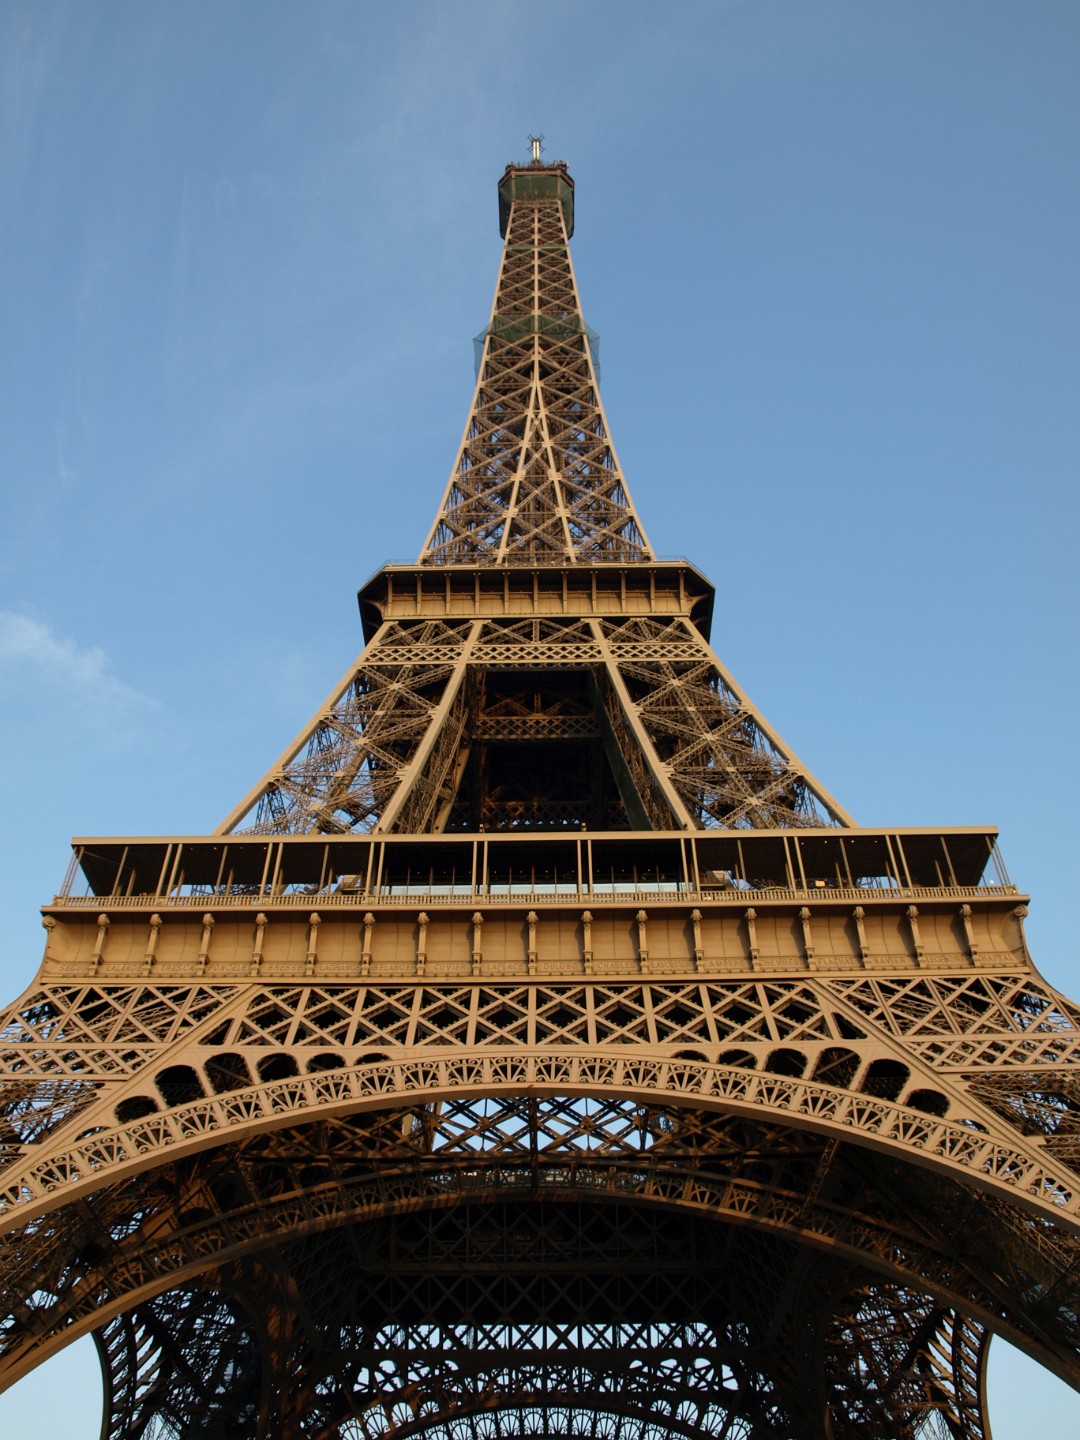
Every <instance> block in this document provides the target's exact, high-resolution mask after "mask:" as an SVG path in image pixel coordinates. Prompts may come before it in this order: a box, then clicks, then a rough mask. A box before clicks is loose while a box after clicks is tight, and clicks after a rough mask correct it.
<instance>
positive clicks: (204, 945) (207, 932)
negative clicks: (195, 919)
mask: <svg viewBox="0 0 1080 1440" xmlns="http://www.w3.org/2000/svg"><path fill="white" fill-rule="evenodd" d="M213 933H214V917H213V915H211V914H210V912H209V910H208V911H207V912H206V914H205V915H204V916H203V917H202V938H201V939H200V941H199V955H198V959H197V961H196V964H195V973H196V975H205V974H206V967H207V965H208V964H209V963H210V938H211V936H212V935H213Z"/></svg>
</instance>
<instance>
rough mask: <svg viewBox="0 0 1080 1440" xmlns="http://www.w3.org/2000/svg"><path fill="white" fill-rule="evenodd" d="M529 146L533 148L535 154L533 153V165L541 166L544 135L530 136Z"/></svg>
mask: <svg viewBox="0 0 1080 1440" xmlns="http://www.w3.org/2000/svg"><path fill="white" fill-rule="evenodd" d="M529 144H530V145H531V146H532V152H533V153H532V163H533V164H534V165H539V164H540V151H541V150H543V148H544V137H543V135H530V136H529Z"/></svg>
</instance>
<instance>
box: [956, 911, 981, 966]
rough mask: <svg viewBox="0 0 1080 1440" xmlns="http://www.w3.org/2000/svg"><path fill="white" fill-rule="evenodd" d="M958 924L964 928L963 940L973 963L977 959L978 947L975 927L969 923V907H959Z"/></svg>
mask: <svg viewBox="0 0 1080 1440" xmlns="http://www.w3.org/2000/svg"><path fill="white" fill-rule="evenodd" d="M960 923H961V925H962V926H963V927H964V939H965V940H966V941H967V948H968V954H969V955H970V956H971V959H972V962H973V963H974V962H975V961H976V960H978V958H979V946H978V942H977V941H976V939H975V927H974V926H973V925H972V923H971V906H970V905H961V906H960Z"/></svg>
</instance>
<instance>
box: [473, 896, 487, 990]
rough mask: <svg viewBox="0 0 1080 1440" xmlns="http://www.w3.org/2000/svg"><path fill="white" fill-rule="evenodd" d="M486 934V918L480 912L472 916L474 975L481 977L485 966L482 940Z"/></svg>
mask: <svg viewBox="0 0 1080 1440" xmlns="http://www.w3.org/2000/svg"><path fill="white" fill-rule="evenodd" d="M483 934H484V917H483V915H481V913H480V911H479V910H474V911H473V916H472V973H473V974H474V975H479V974H480V973H481V972H482V970H483V966H484V951H483V947H482V945H481V940H482V938H483Z"/></svg>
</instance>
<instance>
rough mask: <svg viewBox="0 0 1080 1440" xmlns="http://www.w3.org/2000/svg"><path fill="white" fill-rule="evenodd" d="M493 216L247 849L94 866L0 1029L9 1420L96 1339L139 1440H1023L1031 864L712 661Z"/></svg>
mask: <svg viewBox="0 0 1080 1440" xmlns="http://www.w3.org/2000/svg"><path fill="white" fill-rule="evenodd" d="M499 194H500V217H501V226H502V231H503V235H504V237H505V240H506V245H505V249H504V252H503V258H502V264H501V268H500V272H499V279H498V283H497V286H496V294H495V301H494V305H493V308H492V313H491V317H490V321H489V324H488V326H487V329H486V331H485V333H484V336H483V343H482V355H481V363H480V368H479V375H478V381H477V387H476V394H475V398H474V401H473V405H472V409H471V412H470V415H469V419H468V423H467V425H466V429H465V438H464V440H463V442H462V446H461V449H460V451H459V454H458V457H457V459H456V461H455V464H454V468H453V471H452V474H451V477H450V482H449V485H448V486H447V489H446V492H445V495H444V497H443V501H442V504H441V506H440V509H439V513H438V515H437V518H436V520H435V524H434V526H433V527H432V530H431V532H430V534H429V536H428V538H427V540H426V542H425V545H424V548H423V551H422V553H421V555H420V557H419V559H418V561H417V563H416V564H415V565H388V566H386V567H384V568H383V569H382V570H381V571H380V572H379V573H378V575H377V576H375V577H374V578H373V579H372V580H371V581H369V582H368V584H367V585H366V586H365V587H364V589H363V590H361V592H360V604H361V614H362V617H363V623H364V629H365V638H366V641H367V644H366V648H365V649H364V651H363V653H362V654H361V655H360V657H359V659H358V660H357V661H356V662H355V664H354V665H353V666H351V667H350V669H349V670H348V672H347V673H346V675H345V676H344V678H343V679H342V681H341V682H340V683H339V685H338V686H337V687H336V688H335V689H334V691H333V692H332V694H331V696H330V698H329V699H328V701H327V702H326V704H325V705H324V706H323V707H322V709H320V710H319V711H318V713H317V714H316V715H315V716H314V718H313V719H312V720H311V722H310V723H309V724H308V725H307V726H306V727H305V728H304V729H303V730H302V731H301V733H300V735H299V736H298V737H297V738H296V739H295V740H294V742H293V743H292V744H291V745H290V746H289V747H288V748H287V749H286V751H285V752H284V754H283V755H282V757H281V759H280V760H279V761H278V763H277V764H276V765H275V766H274V767H273V768H272V769H271V770H270V771H269V772H268V774H267V775H266V776H265V777H264V778H263V779H262V780H261V781H260V782H259V783H258V784H257V785H256V786H255V787H254V789H253V790H252V791H251V792H250V793H249V794H248V795H247V796H246V797H245V798H244V799H243V800H242V801H241V802H240V804H239V805H238V806H237V807H236V808H235V809H234V811H233V812H232V813H231V814H230V816H229V817H228V818H227V819H226V821H225V822H224V823H223V825H222V826H221V827H220V829H219V830H218V831H217V832H216V833H215V835H213V836H210V837H201V838H194V839H193V838H192V837H172V838H169V839H164V840H160V839H159V840H153V839H150V840H142V841H140V840H131V841H126V840H121V841H116V840H113V841H86V842H80V843H79V845H78V848H77V858H78V861H79V864H80V866H81V869H82V872H83V874H84V876H85V878H86V882H87V887H88V893H87V894H86V895H81V896H80V895H77V894H74V893H73V890H72V886H71V884H70V883H65V886H64V888H63V890H62V892H61V894H59V895H58V896H57V897H56V898H55V899H54V901H53V902H52V904H51V905H49V906H47V907H46V909H45V925H46V928H47V931H48V942H47V946H46V951H45V956H44V959H43V961H42V966H41V970H40V972H39V974H38V977H37V979H36V981H35V982H34V984H33V985H32V986H31V988H30V989H29V990H28V991H27V992H26V994H25V995H24V996H23V997H22V998H21V999H20V1000H19V1001H17V1002H16V1003H15V1004H14V1005H13V1006H11V1007H9V1009H8V1010H7V1011H6V1012H4V1013H3V1014H2V1015H0V1385H6V1384H10V1383H11V1382H13V1381H14V1380H16V1379H18V1378H19V1377H20V1376H21V1375H23V1374H25V1373H26V1372H27V1371H28V1370H30V1369H32V1368H33V1367H34V1366H35V1365H37V1364H39V1363H41V1362H42V1361H43V1360H46V1359H47V1358H48V1357H49V1356H50V1355H52V1354H53V1353H55V1352H56V1351H57V1350H58V1349H59V1348H61V1347H62V1346H63V1345H65V1344H67V1343H68V1342H69V1341H71V1340H73V1339H74V1338H76V1337H77V1336H79V1335H83V1334H87V1333H93V1334H94V1336H95V1339H96V1342H97V1345H98V1349H99V1352H100V1355H101V1359H102V1366H103V1370H104V1375H105V1384H106V1400H105V1417H104V1428H103V1432H102V1434H103V1440H188V1437H195V1436H199V1437H209V1440H215V1437H216V1440H406V1437H413V1436H415V1437H418V1440H420V1437H430V1440H856V1437H858V1440H864V1437H870V1440H874V1437H881V1440H989V1434H990V1431H989V1426H988V1423H987V1421H986V1417H985V1393H984V1391H985V1386H984V1374H985V1364H986V1354H987V1346H988V1343H989V1339H990V1336H991V1335H992V1334H1000V1335H1003V1336H1006V1337H1008V1338H1009V1339H1010V1340H1012V1341H1013V1342H1014V1343H1016V1344H1017V1345H1019V1346H1021V1347H1022V1348H1023V1349H1025V1350H1026V1351H1027V1353H1028V1354H1030V1355H1032V1356H1034V1357H1036V1358H1037V1359H1038V1360H1039V1361H1040V1362H1041V1363H1043V1364H1044V1365H1046V1366H1048V1367H1050V1368H1052V1369H1053V1370H1054V1371H1055V1372H1056V1373H1057V1374H1058V1375H1060V1376H1062V1377H1063V1378H1064V1379H1065V1380H1066V1381H1068V1382H1069V1383H1070V1384H1072V1385H1074V1386H1078V1387H1080V1320H1078V1316H1080V1087H1078V1083H1077V1074H1078V1069H1077V1065H1078V1062H1080V1011H1078V1010H1077V1009H1076V1007H1074V1006H1072V1005H1071V1004H1070V1003H1069V1002H1068V1001H1067V1000H1065V999H1064V998H1063V997H1062V996H1060V995H1057V994H1056V993H1055V992H1054V991H1053V990H1052V989H1051V988H1050V987H1049V986H1047V985H1046V984H1045V982H1044V981H1042V979H1041V978H1040V977H1039V976H1038V974H1037V973H1036V972H1035V970H1034V968H1033V967H1032V965H1031V962H1030V958H1029V956H1028V954H1027V949H1026V945H1025V942H1024V937H1023V923H1022V922H1023V916H1024V915H1025V914H1026V909H1025V906H1024V903H1023V898H1024V897H1022V896H1020V895H1019V894H1018V893H1017V892H1016V890H1015V888H1014V887H1013V886H1012V885H1011V884H1010V883H1008V878H1007V876H1005V875H1004V873H1003V872H1000V873H997V876H996V879H991V880H990V881H987V880H985V878H984V874H983V872H984V869H985V868H986V867H987V866H988V865H990V864H992V863H996V851H995V849H994V835H993V833H992V832H982V831H978V832H977V831H974V830H973V831H971V832H967V831H960V830H956V831H952V832H949V833H948V834H947V835H946V834H945V833H939V832H929V831H927V832H923V831H918V832H915V831H912V832H904V833H903V834H901V833H900V832H885V831H869V830H859V829H857V828H856V827H855V826H854V823H853V821H852V820H851V817H850V816H848V815H847V813H846V812H845V811H844V810H843V809H842V808H841V807H840V805H839V804H838V803H837V802H836V801H835V800H834V799H833V798H832V797H831V796H830V795H829V794H828V792H827V791H826V790H825V789H824V788H823V787H822V786H821V785H820V784H819V782H818V781H817V780H816V779H815V778H814V777H813V776H812V775H811V774H810V773H809V771H808V770H807V769H806V768H805V766H803V765H802V764H801V762H800V761H799V760H798V759H797V758H796V757H795V756H794V755H793V753H792V752H791V751H790V750H789V749H788V747H787V746H786V745H785V744H784V742H783V741H782V739H781V738H780V736H779V735H778V734H777V733H776V732H775V731H774V730H773V729H772V728H771V726H770V725H769V723H768V721H767V720H766V719H765V717H764V716H763V715H761V714H760V713H759V712H758V711H757V710H756V709H755V707H754V706H753V705H752V704H751V702H750V701H749V700H748V699H747V697H746V696H745V695H744V694H743V692H742V691H741V690H740V689H739V687H738V686H737V684H736V683H735V681H734V679H733V678H732V677H731V676H730V675H729V674H728V673H727V672H726V670H725V669H724V668H723V666H722V664H721V662H720V660H719V659H718V658H717V656H716V655H715V654H714V652H713V651H712V649H711V648H710V645H709V624H710V616H711V607H712V600H713V590H712V587H711V586H710V585H709V583H708V582H707V581H706V580H705V579H704V578H703V577H702V576H701V575H700V574H699V573H698V572H697V571H696V570H695V569H694V568H693V567H692V566H690V565H689V564H688V563H687V562H684V561H659V560H657V559H656V557H655V556H654V555H653V553H652V551H651V549H650V547H649V544H648V541H647V539H646V537H645V534H644V530H643V528H642V526H641V523H640V520H639V518H638V516H637V513H636V511H635V509H634V506H633V504H632V502H631V499H630V496H629V493H628V490H627V488H626V485H625V482H624V480H623V476H622V472H621V469H620V466H619V463H618V460H617V457H616V455H615V451H614V448H613V446H612V444H611V441H610V437H609V433H608V426H607V422H606V419H605V416H604V412H603V408H602V406H601V402H600V397H599V391H598V386H597V368H596V357H595V338H596V337H595V336H594V335H593V334H592V332H591V331H590V330H589V329H588V327H587V326H586V325H585V322H584V319H583V316H582V311H581V306H580V302H579V300H578V295H577V289H576V284H575V280H574V274H573V269H572V266H571V262H570V254H569V247H568V241H569V238H570V236H571V234H572V231H573V203H574V195H573V182H572V180H571V179H570V176H569V174H568V173H567V170H566V167H565V165H562V164H554V165H546V164H544V163H542V162H541V160H540V158H539V149H538V142H537V148H536V153H535V155H534V160H533V163H532V164H530V165H524V166H510V167H508V169H507V171H506V174H505V175H504V176H503V178H502V181H501V182H500V187H499ZM582 832H585V833H582ZM706 832H710V833H706ZM260 837H266V838H265V839H263V838H260ZM69 878H70V877H69ZM421 907H422V908H421Z"/></svg>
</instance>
